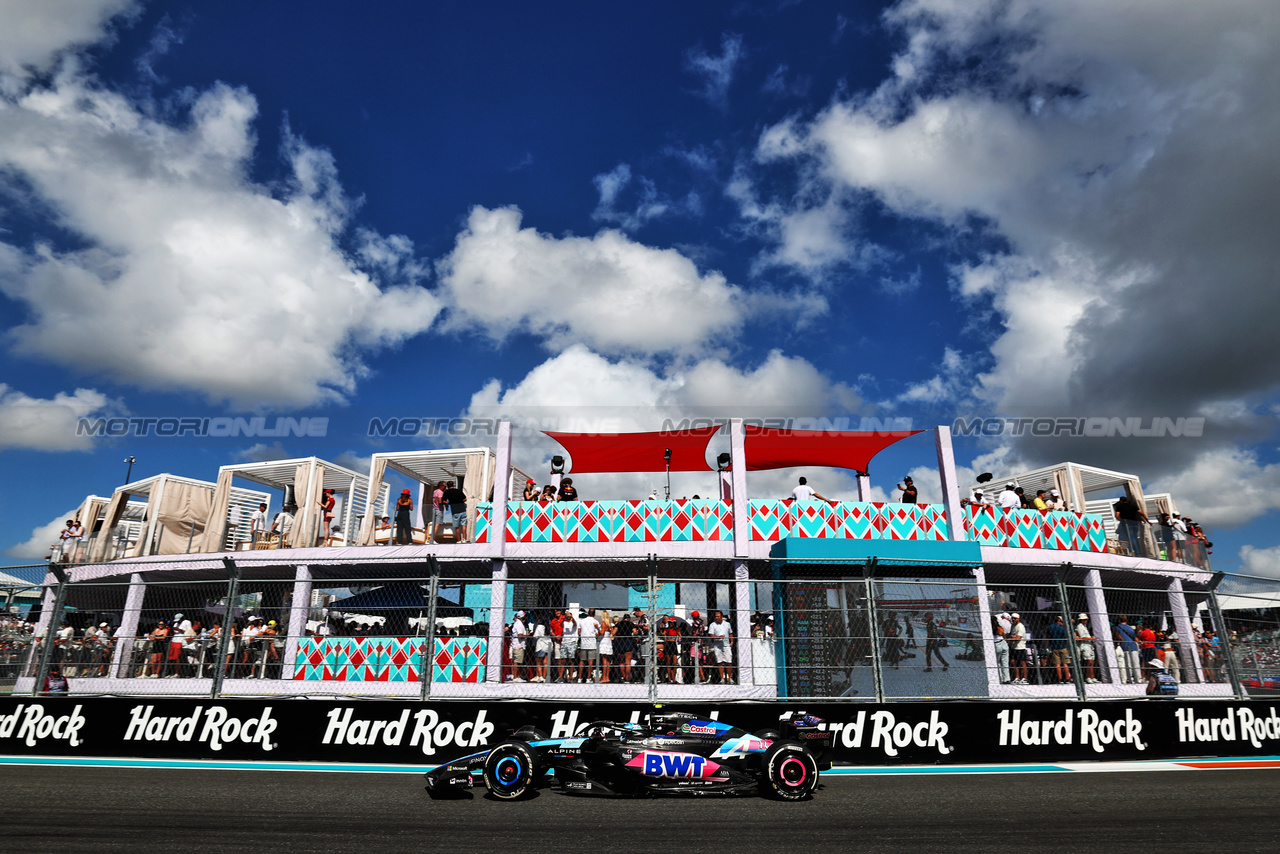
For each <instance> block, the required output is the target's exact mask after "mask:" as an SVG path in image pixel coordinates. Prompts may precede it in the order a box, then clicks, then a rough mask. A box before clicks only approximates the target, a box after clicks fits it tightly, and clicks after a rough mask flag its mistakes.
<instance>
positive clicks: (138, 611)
mask: <svg viewBox="0 0 1280 854" xmlns="http://www.w3.org/2000/svg"><path fill="white" fill-rule="evenodd" d="M146 595H147V585H146V584H144V583H143V582H142V576H141V575H139V574H138V573H136V572H135V573H133V574H132V575H130V576H129V593H128V595H127V596H125V600H124V613H123V614H121V615H120V629H119V631H118V632H117V633H116V634H117V639H116V651H115V653H113V654H112V656H111V675H112V676H113V677H119V676H120V675H121V674H120V668H121V667H123V666H124V665H125V662H126V661H127V660H128V659H130V658H132V657H133V642H134V639H135V638H137V637H138V623H139V621H140V620H141V619H142V600H143V598H144V597H145V596H146Z"/></svg>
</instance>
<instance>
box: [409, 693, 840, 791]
mask: <svg viewBox="0 0 1280 854" xmlns="http://www.w3.org/2000/svg"><path fill="white" fill-rule="evenodd" d="M831 736H832V733H830V732H828V731H827V730H826V727H823V726H822V721H821V719H819V718H816V717H813V716H812V715H806V714H805V713H804V712H789V713H787V714H785V715H783V716H782V717H781V718H780V719H779V722H778V730H777V731H775V730H762V731H761V732H760V733H759V734H758V735H753V734H752V733H749V732H747V731H746V730H743V729H740V728H738V727H734V726H730V725H729V724H724V723H720V722H719V721H708V720H702V719H700V718H698V717H697V716H695V715H691V714H687V713H684V712H677V713H665V714H652V715H649V716H648V720H647V721H646V722H645V723H644V724H638V723H615V722H613V721H596V722H594V723H589V724H585V725H584V726H582V727H579V729H578V734H577V736H575V737H574V738H547V736H546V734H545V733H543V732H541V731H539V730H537V729H535V728H533V727H525V728H524V729H521V730H519V731H517V732H516V733H515V734H514V735H513V736H512V737H511V738H510V739H508V740H506V741H503V742H502V743H500V744H498V745H496V746H494V747H492V748H490V749H488V750H484V751H481V752H480V753H473V754H471V755H470V756H464V757H462V758H460V759H455V760H454V761H452V762H449V763H446V764H444V765H440V766H438V767H436V768H432V769H431V770H430V771H428V772H427V775H426V778H427V792H428V794H430V795H431V797H433V798H445V797H449V796H451V795H453V796H456V795H458V794H460V793H461V792H462V791H463V790H465V789H468V788H470V787H472V786H475V785H476V783H477V782H478V781H483V782H484V786H485V788H486V789H488V790H489V792H490V793H491V794H492V795H493V796H494V797H497V798H501V799H503V800H515V799H517V798H521V797H524V796H526V795H528V794H529V793H531V792H532V791H533V790H534V789H537V788H543V787H550V788H552V789H556V790H559V791H563V792H566V793H572V794H584V795H617V796H641V795H712V794H715V795H743V794H751V793H756V792H759V793H762V794H765V795H769V796H772V797H776V798H781V799H783V800H788V801H798V800H801V799H803V798H806V797H808V796H809V795H810V794H811V793H812V792H813V791H814V789H816V788H817V785H818V771H819V769H820V768H821V769H826V768H830V767H831V764H830V762H829V761H824V753H825V752H826V751H827V750H829V749H830V747H831Z"/></svg>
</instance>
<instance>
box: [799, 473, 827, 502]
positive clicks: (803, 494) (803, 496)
mask: <svg viewBox="0 0 1280 854" xmlns="http://www.w3.org/2000/svg"><path fill="white" fill-rule="evenodd" d="M791 497H792V498H794V499H795V500H796V501H813V500H814V499H815V498H816V499H818V500H819V501H830V500H831V499H830V498H827V497H826V496H825V495H819V494H818V493H816V492H814V491H813V488H812V487H811V486H809V480H808V478H803V477H802V478H800V484H799V485H798V486H797V487H796V488H795V489H793V490H791Z"/></svg>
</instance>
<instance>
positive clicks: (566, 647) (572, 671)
mask: <svg viewBox="0 0 1280 854" xmlns="http://www.w3.org/2000/svg"><path fill="white" fill-rule="evenodd" d="M559 662H560V664H559V670H560V677H559V681H561V682H577V681H578V623H577V621H576V620H574V618H573V612H572V611H566V612H565V615H564V621H563V622H561V624H560V659H559Z"/></svg>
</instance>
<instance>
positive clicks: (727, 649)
mask: <svg viewBox="0 0 1280 854" xmlns="http://www.w3.org/2000/svg"><path fill="white" fill-rule="evenodd" d="M707 637H709V638H711V653H712V656H713V657H714V658H715V660H716V667H717V669H718V670H719V671H720V684H721V685H728V684H730V683H732V682H733V646H732V643H733V627H732V626H730V625H729V621H728V620H726V619H725V618H724V612H723V611H716V612H715V619H714V620H713V622H711V623H709V624H708V625H707Z"/></svg>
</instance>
